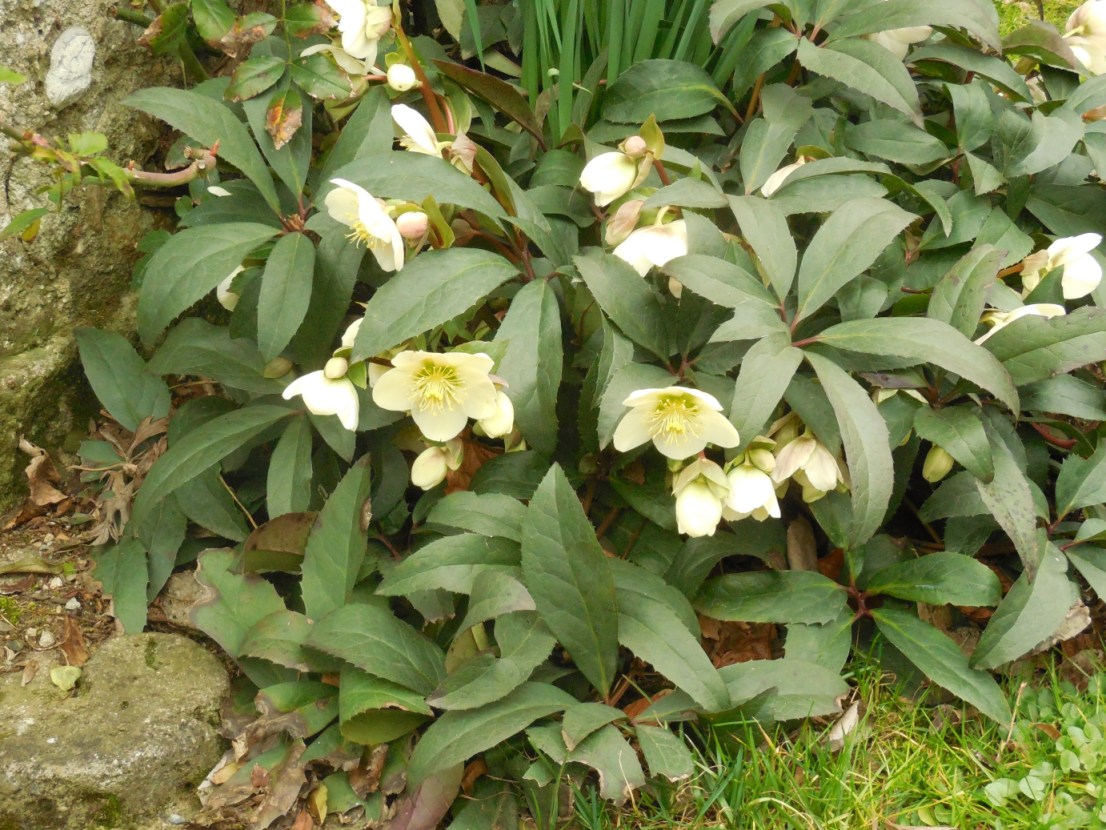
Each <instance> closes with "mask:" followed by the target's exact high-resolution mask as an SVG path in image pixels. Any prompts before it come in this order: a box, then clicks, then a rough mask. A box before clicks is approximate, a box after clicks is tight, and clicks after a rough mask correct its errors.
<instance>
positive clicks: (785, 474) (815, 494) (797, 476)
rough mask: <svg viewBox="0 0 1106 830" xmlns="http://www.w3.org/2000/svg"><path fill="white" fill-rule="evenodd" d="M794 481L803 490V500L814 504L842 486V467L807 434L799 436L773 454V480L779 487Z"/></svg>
mask: <svg viewBox="0 0 1106 830" xmlns="http://www.w3.org/2000/svg"><path fill="white" fill-rule="evenodd" d="M789 478H791V479H794V480H795V481H796V482H797V483H798V484H799V485H800V486H801V487H802V488H803V501H805V502H808V503H809V502H812V501H817V500H818V499H820V498H821V497H822V496H824V495H825V494H826V493H828V492H830V491H831V490H836V489H837V487H838V485H840V484H843V483H844V481H845V477H844V475H843V474H842V472H841V465H840V464H838V462H837V459H836V458H834V457H833V453H831V452H830V451H829V449H827V448H826V445H825V444H823V443H822V442H821V441H819V440H818V439H817V438H815V437H814V436H813V435H811V434H810V432H809V431H808V432H806V433H804V434H803V435H800V436H799V437H798V438H796V439H795V440H794V441H791V442H789V443H787V444H785V445H784V446H783V448H782V449H780V451H779V452H777V453H776V467H775V469H774V470H772V480H773V481H774V482H776V483H777V484H781V483H783V482H784V481H786V480H787V479H789Z"/></svg>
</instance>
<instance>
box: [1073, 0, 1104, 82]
mask: <svg viewBox="0 0 1106 830" xmlns="http://www.w3.org/2000/svg"><path fill="white" fill-rule="evenodd" d="M1064 41H1065V42H1066V43H1067V44H1068V46H1069V48H1070V49H1071V51H1072V52H1073V53H1074V54H1075V57H1076V58H1078V59H1079V62H1080V63H1081V64H1083V66H1085V67H1086V68H1087V71H1088V72H1090V73H1091V74H1092V75H1102V74H1103V73H1106V3H1104V2H1102V0H1088V2H1086V3H1084V4H1083V5H1082V6H1080V7H1079V8H1077V9H1076V10H1075V11H1074V12H1072V14H1071V16H1070V17H1069V18H1068V22H1067V24H1066V25H1065V26H1064Z"/></svg>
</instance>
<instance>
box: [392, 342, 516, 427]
mask: <svg viewBox="0 0 1106 830" xmlns="http://www.w3.org/2000/svg"><path fill="white" fill-rule="evenodd" d="M494 365H495V364H494V362H493V361H492V359H491V358H490V357H488V356H487V355H486V354H464V353H462V352H450V353H448V354H436V353H434V352H419V351H406V352H400V353H399V354H397V355H396V356H395V357H393V358H392V368H391V369H389V370H388V371H386V372H385V373H384V374H383V375H381V376H380V377H379V378H378V379H377V381H376V383H375V385H374V386H373V401H374V402H375V403H376V405H377V406H379V407H380V408H381V409H388V410H391V411H393V412H408V411H409V412H410V413H411V417H412V418H413V419H414V421H415V425H416V426H418V428H419V429H420V430H421V431H422V434H423V435H425V436H426V437H427V438H429V439H430V440H432V441H448V440H449V439H451V438H455V437H457V435H458V434H459V433H460V432H461V430H463V429H464V428H465V424H466V423H467V422H468V419H469V418H473V419H475V420H483V419H485V418H494V417H495V416H496V415H497V414H499V400H498V392H497V390H496V388H495V384H494V383H493V382H492V380H491V378H490V377H489V374H490V372H491V370H492V367H493V366H494Z"/></svg>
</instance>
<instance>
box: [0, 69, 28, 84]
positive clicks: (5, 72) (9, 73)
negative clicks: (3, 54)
mask: <svg viewBox="0 0 1106 830" xmlns="http://www.w3.org/2000/svg"><path fill="white" fill-rule="evenodd" d="M26 80H27V76H26V75H23V74H21V73H19V72H16V71H15V70H14V69H9V68H8V67H6V66H0V84H12V85H13V86H14V85H17V84H21V83H24V82H25V81H26Z"/></svg>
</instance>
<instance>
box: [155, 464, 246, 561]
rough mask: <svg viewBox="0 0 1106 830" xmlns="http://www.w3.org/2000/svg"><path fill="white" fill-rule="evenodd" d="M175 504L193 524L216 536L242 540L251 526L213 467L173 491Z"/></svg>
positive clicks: (235, 540)
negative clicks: (247, 523)
mask: <svg viewBox="0 0 1106 830" xmlns="http://www.w3.org/2000/svg"><path fill="white" fill-rule="evenodd" d="M173 496H174V497H175V499H176V501H177V504H178V505H179V507H180V509H181V510H183V511H184V514H185V515H186V516H187V517H188V518H189V519H191V520H192V522H193V523H195V524H197V525H199V526H200V527H202V528H204V530H210V531H211V532H212V533H214V534H215V535H216V536H221V537H223V538H224V539H230V540H232V541H234V542H244V541H245V540H246V537H247V536H249V535H250V529H249V528H248V527H247V526H246V522H245V520H244V519H243V518H242V513H241V508H239V507H238V505H237V504H235V502H234V499H233V498H231V495H230V493H229V492H228V491H227V488H226V485H225V484H224V483H223V480H222V478H221V476H220V475H219V470H218V469H216V468H214V467H212V468H210V469H208V470H205V471H204V472H203V473H201V474H200V475H198V476H196V477H195V478H193V479H192V480H191V481H187V482H185V483H184V484H182V485H180V487H178V488H177V489H176V490H174V491H173Z"/></svg>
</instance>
